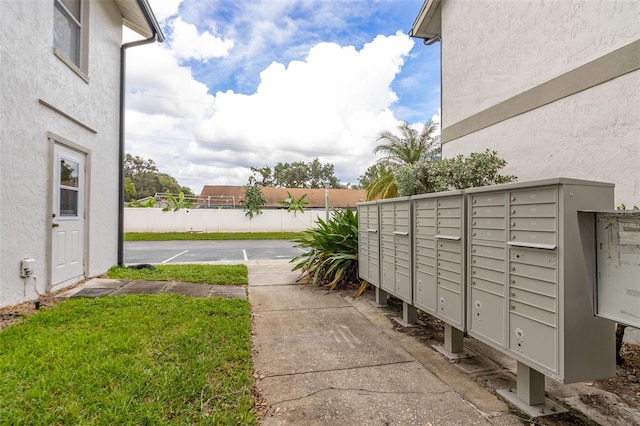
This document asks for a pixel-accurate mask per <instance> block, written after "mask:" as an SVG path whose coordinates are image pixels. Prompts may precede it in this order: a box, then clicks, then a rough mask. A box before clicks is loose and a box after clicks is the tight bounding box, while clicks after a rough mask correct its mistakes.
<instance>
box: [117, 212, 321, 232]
mask: <svg viewBox="0 0 640 426" xmlns="http://www.w3.org/2000/svg"><path fill="white" fill-rule="evenodd" d="M318 217H320V218H321V219H322V220H325V217H326V212H325V211H324V210H320V211H305V212H304V213H300V212H297V213H296V214H295V215H294V214H293V213H289V212H287V211H286V210H284V209H279V210H263V211H262V214H259V215H256V216H254V217H253V219H249V217H248V216H245V213H244V211H243V210H240V209H237V210H230V209H183V210H178V211H177V212H163V211H162V210H161V209H157V208H146V209H145V208H125V209H124V232H300V231H304V230H307V229H309V228H314V227H315V226H316V220H317V218H318Z"/></svg>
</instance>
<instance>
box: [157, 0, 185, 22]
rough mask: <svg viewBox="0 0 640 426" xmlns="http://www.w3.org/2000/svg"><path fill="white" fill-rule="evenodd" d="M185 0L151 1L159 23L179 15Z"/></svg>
mask: <svg viewBox="0 0 640 426" xmlns="http://www.w3.org/2000/svg"><path fill="white" fill-rule="evenodd" d="M182 2H183V0H149V5H150V6H151V10H153V14H154V15H155V17H156V19H157V20H158V22H162V21H164V20H166V19H167V18H170V17H172V16H175V15H177V14H178V9H180V4H182Z"/></svg>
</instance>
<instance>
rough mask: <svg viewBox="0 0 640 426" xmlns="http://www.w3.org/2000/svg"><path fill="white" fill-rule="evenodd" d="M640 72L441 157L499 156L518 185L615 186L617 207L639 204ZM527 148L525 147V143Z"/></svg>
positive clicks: (462, 142)
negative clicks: (566, 180)
mask: <svg viewBox="0 0 640 426" xmlns="http://www.w3.org/2000/svg"><path fill="white" fill-rule="evenodd" d="M639 82H640V71H636V72H634V73H632V74H627V75H625V76H622V77H620V78H617V79H615V80H612V81H609V82H607V83H604V84H601V85H599V86H597V87H594V88H592V89H590V90H588V91H584V92H580V93H577V94H575V95H573V96H570V97H568V98H564V99H560V100H559V101H556V102H554V103H552V104H549V105H546V106H544V107H541V108H537V109H535V110H533V111H531V112H529V113H527V114H523V115H519V116H517V117H514V118H512V119H509V120H506V121H503V122H501V123H498V124H495V125H493V126H490V127H488V128H485V129H482V130H480V131H478V132H475V133H472V134H469V135H467V136H464V137H462V138H460V139H456V140H454V141H452V142H449V143H447V144H445V145H444V146H443V155H444V156H445V157H452V156H455V155H458V154H468V153H470V152H480V151H483V150H485V149H486V148H491V149H493V150H496V151H498V153H499V155H500V156H501V157H503V158H504V159H506V160H507V161H508V165H507V167H506V168H505V169H504V172H505V173H508V174H513V175H516V176H517V177H518V178H519V180H522V181H524V180H533V179H540V178H545V177H554V176H562V177H573V178H580V179H590V180H598V181H604V182H612V183H614V184H615V185H616V188H615V203H616V206H618V205H620V204H621V203H625V204H626V205H627V206H633V205H634V204H636V205H639V204H640V108H639V106H640V89H639ZM525 142H526V143H525Z"/></svg>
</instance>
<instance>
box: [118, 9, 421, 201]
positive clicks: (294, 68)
mask: <svg viewBox="0 0 640 426" xmlns="http://www.w3.org/2000/svg"><path fill="white" fill-rule="evenodd" d="M173 22H174V34H173V35H174V36H178V38H177V39H178V40H179V37H185V38H184V39H183V40H187V39H188V38H189V37H193V36H194V32H191V31H192V30H191V29H185V28H186V27H185V28H182V27H181V25H182V24H184V23H183V22H182V20H181V19H179V18H178V19H176V20H174V21H173ZM176 23H177V24H176ZM185 26H189V24H185ZM192 27H193V26H192ZM193 31H195V27H193ZM195 34H196V37H199V39H200V40H203V37H205V34H209V35H210V36H212V37H214V35H213V33H203V34H201V35H199V36H198V35H197V32H196V33H195ZM217 40H220V39H217ZM181 43H183V42H178V43H176V39H174V40H173V42H172V43H171V44H170V45H169V46H167V45H164V46H163V45H160V44H152V45H148V46H143V47H136V48H134V49H131V50H130V51H129V56H128V74H127V75H128V88H129V91H130V92H131V91H133V92H134V93H130V94H129V95H128V99H127V106H128V110H127V132H128V137H127V151H128V152H132V153H133V154H134V155H140V156H142V157H144V158H151V159H153V160H154V161H155V162H156V164H158V165H159V169H160V170H161V171H162V172H164V173H168V174H170V175H172V176H173V177H175V178H176V179H178V181H179V182H180V183H181V184H182V185H186V186H189V187H191V189H192V190H193V191H195V192H199V191H200V190H201V188H202V186H203V185H211V184H235V185H244V184H245V183H246V181H247V178H248V177H249V175H250V174H251V172H250V169H249V168H250V167H251V166H256V167H262V166H265V165H268V166H274V165H275V164H276V163H277V162H279V161H281V162H293V161H306V162H308V161H311V160H313V159H314V158H316V157H318V158H319V159H320V161H321V162H323V163H331V164H334V166H335V174H336V176H337V177H338V178H340V179H342V180H343V181H345V182H346V181H350V182H352V183H355V182H356V181H357V178H358V176H359V175H361V174H363V173H364V172H365V170H366V169H367V167H369V166H370V165H371V164H372V163H373V162H374V161H375V157H374V156H373V155H372V149H373V147H374V146H375V145H377V141H376V138H377V135H378V133H379V132H380V131H382V130H392V129H395V128H396V127H397V125H398V120H397V119H396V118H395V117H394V115H393V113H392V112H391V106H392V105H393V104H394V102H396V101H397V96H396V94H395V93H394V91H393V90H392V89H391V84H392V83H393V81H394V79H395V78H396V77H397V75H398V73H399V71H400V69H401V67H402V65H403V63H404V59H405V58H406V57H407V55H408V54H409V52H410V51H411V49H412V47H413V45H414V41H413V40H411V39H410V38H409V37H408V36H406V35H404V34H401V33H397V34H395V35H391V36H377V37H375V39H374V40H372V41H370V42H369V43H367V44H365V45H364V46H363V47H362V48H361V49H359V50H358V49H356V48H355V47H353V46H340V45H338V44H335V43H319V44H317V45H315V46H314V47H312V48H311V49H310V50H309V51H308V54H307V56H306V58H305V59H304V60H302V61H291V62H290V63H288V64H287V65H286V66H285V65H284V64H281V63H277V62H274V63H272V64H271V65H269V66H268V67H267V68H266V69H264V70H263V71H262V73H261V74H260V84H259V86H258V88H257V90H256V91H255V93H252V94H249V95H245V94H238V93H234V92H233V91H230V90H228V91H226V92H218V93H216V94H215V96H213V95H211V94H209V93H208V88H207V86H206V85H204V84H202V83H200V82H198V81H197V80H196V78H195V77H194V75H193V73H192V71H191V70H190V69H189V68H187V67H184V66H181V65H180V59H181V58H184V57H185V55H186V53H185V52H187V49H186V47H181V46H182V44H181ZM190 52H191V55H192V57H194V58H196V59H200V60H205V59H206V58H205V56H207V54H206V53H203V52H200V53H199V54H197V53H194V51H190ZM208 54H211V53H208ZM198 55H200V56H198Z"/></svg>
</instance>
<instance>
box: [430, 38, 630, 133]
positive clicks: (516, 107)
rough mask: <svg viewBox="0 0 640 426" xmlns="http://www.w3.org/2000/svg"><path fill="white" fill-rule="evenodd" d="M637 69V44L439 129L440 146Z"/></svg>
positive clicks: (620, 49) (613, 52) (608, 54)
mask: <svg viewBox="0 0 640 426" xmlns="http://www.w3.org/2000/svg"><path fill="white" fill-rule="evenodd" d="M638 69H640V40H636V41H634V42H632V43H630V44H628V45H626V46H623V47H621V48H619V49H616V50H614V51H612V52H610V53H607V54H606V55H603V56H601V57H599V58H597V59H594V60H593V61H591V62H588V63H586V64H584V65H581V66H579V67H578V68H575V69H573V70H571V71H569V72H567V73H565V74H562V75H560V76H558V77H555V78H552V79H551V80H548V81H546V82H544V83H542V84H540V85H538V86H536V87H533V88H531V89H529V90H527V91H525V92H522V93H520V94H518V95H516V96H513V97H512V98H509V99H506V100H504V101H502V102H500V103H498V104H496V105H494V106H492V107H489V108H487V109H485V110H484V111H480V112H478V113H476V114H474V115H472V116H470V117H467V118H465V119H463V120H460V121H458V122H457V123H454V124H452V125H451V126H448V127H445V128H443V129H442V143H443V144H444V143H447V142H451V141H453V140H455V139H458V138H461V137H463V136H466V135H468V134H470V133H473V132H477V131H478V130H482V129H484V128H486V127H489V126H493V125H494V124H497V123H500V122H502V121H505V120H508V119H510V118H513V117H515V116H517V115H520V114H524V113H526V112H529V111H531V110H534V109H536V108H539V107H541V106H544V105H547V104H550V103H553V102H555V101H557V100H560V99H562V98H566V97H568V96H571V95H574V94H576V93H578V92H581V91H583V90H587V89H589V88H591V87H594V86H597V85H600V84H602V83H605V82H607V81H610V80H613V79H615V78H618V77H620V76H623V75H625V74H628V73H631V72H633V71H637V70H638Z"/></svg>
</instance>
